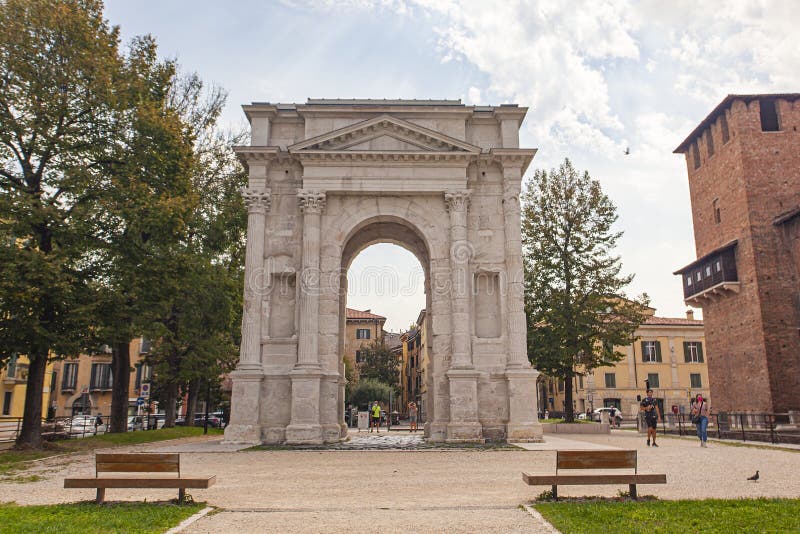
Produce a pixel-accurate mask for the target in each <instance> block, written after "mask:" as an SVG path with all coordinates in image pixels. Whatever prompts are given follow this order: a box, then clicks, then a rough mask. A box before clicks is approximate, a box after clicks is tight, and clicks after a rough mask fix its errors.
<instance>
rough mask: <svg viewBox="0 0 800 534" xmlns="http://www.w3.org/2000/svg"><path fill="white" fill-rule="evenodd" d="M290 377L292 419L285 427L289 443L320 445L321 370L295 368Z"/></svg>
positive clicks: (321, 438) (321, 440)
mask: <svg viewBox="0 0 800 534" xmlns="http://www.w3.org/2000/svg"><path fill="white" fill-rule="evenodd" d="M289 376H290V377H291V379H292V421H291V423H290V424H289V426H287V427H286V443H287V444H289V445H320V444H322V443H323V437H322V425H321V424H320V422H319V415H320V414H319V388H320V381H321V380H322V371H321V370H320V368H319V367H316V368H314V367H308V368H295V369H293V370H292V371H291V372H290V373H289Z"/></svg>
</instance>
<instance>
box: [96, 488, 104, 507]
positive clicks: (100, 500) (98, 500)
mask: <svg viewBox="0 0 800 534" xmlns="http://www.w3.org/2000/svg"><path fill="white" fill-rule="evenodd" d="M105 498H106V489H105V488H97V497H96V498H95V502H96V503H97V504H103V500H104V499H105Z"/></svg>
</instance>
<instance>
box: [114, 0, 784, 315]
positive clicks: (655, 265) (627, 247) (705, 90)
mask: <svg viewBox="0 0 800 534" xmlns="http://www.w3.org/2000/svg"><path fill="white" fill-rule="evenodd" d="M106 16H107V17H108V19H109V21H110V22H111V23H112V24H115V25H119V26H120V27H121V31H122V37H123V40H126V41H127V40H129V39H130V38H131V37H133V36H135V35H141V34H145V33H150V34H152V35H154V36H155V37H156V40H157V42H158V43H159V49H160V53H161V55H162V56H164V57H169V58H177V59H178V61H179V62H180V64H181V66H182V68H183V69H184V70H186V71H194V72H197V73H198V74H200V76H201V77H202V78H203V79H204V80H205V81H206V82H208V83H209V84H216V85H219V86H221V87H223V88H224V89H226V90H227V92H228V105H227V107H226V109H225V112H224V115H223V124H224V125H225V126H226V127H229V128H243V127H245V126H246V125H247V122H246V120H245V118H244V115H243V113H242V111H241V108H240V106H241V105H242V104H246V103H250V102H252V101H268V102H298V103H302V102H305V101H306V99H307V98H423V99H428V98H433V99H441V98H451V99H461V100H462V102H464V103H465V104H468V105H499V104H503V103H516V104H519V105H520V106H525V107H528V108H529V111H528V115H527V118H526V120H525V122H524V123H523V125H522V127H521V130H520V146H522V147H530V148H537V149H538V150H539V151H538V153H537V155H536V157H535V158H534V160H533V163H532V164H531V166H530V168H529V170H528V173H527V174H526V176H525V178H524V180H529V179H530V177H531V176H532V175H533V172H534V171H535V170H536V169H548V170H549V169H552V168H554V167H556V166H558V164H559V163H560V162H561V161H563V159H564V158H566V157H568V158H569V159H570V160H572V162H573V164H574V165H575V167H576V168H578V169H579V170H587V171H588V172H589V174H590V175H591V176H592V177H593V178H595V179H597V180H599V181H600V183H601V185H602V187H603V190H604V191H605V192H606V194H608V196H609V197H610V198H611V199H612V201H613V202H614V203H615V205H616V206H617V212H618V215H619V220H618V222H617V229H618V230H621V231H623V232H624V236H623V237H622V239H621V240H620V241H619V243H618V247H617V252H618V254H619V255H620V257H621V258H622V263H623V270H624V272H626V273H633V274H634V275H635V278H634V281H633V282H632V284H631V285H630V287H629V290H628V293H629V294H630V295H638V294H641V293H643V292H646V293H647V294H648V295H649V296H650V298H651V305H652V306H654V307H655V308H656V309H657V314H658V315H661V316H674V317H677V316H683V314H684V313H685V310H686V307H685V305H684V304H683V298H682V290H681V281H680V278H679V277H676V276H673V275H672V272H673V271H675V270H676V269H678V268H680V267H682V266H684V265H686V264H688V263H690V262H692V261H693V260H694V259H695V258H696V255H695V248H694V238H693V233H692V220H691V206H690V201H689V189H688V183H687V175H686V168H685V162H684V158H683V156H682V155H676V154H673V153H672V151H673V150H674V149H675V147H677V146H678V144H680V142H681V141H682V140H683V139H684V138H685V137H686V136H687V135H688V134H689V133H690V132H691V131H692V129H693V128H694V127H695V126H696V125H697V124H698V123H699V122H700V121H701V120H702V119H703V118H704V117H705V116H706V115H707V114H708V113H709V112H710V111H711V110H712V109H713V108H714V107H715V106H716V105H717V104H718V103H719V102H720V101H721V100H722V99H723V98H724V97H725V95H727V94H748V93H768V92H797V91H798V90H799V89H800V54H798V53H797V50H798V48H800V40H799V39H798V37H797V36H796V35H797V34H796V29H797V27H799V26H800V10H798V9H796V3H795V2H791V1H782V0H777V1H765V0H762V1H758V0H748V1H738V0H735V1H728V2H724V1H714V2H697V1H696V0H692V1H684V0H672V1H671V2H668V3H664V2H663V1H642V2H632V1H625V0H614V1H603V0H586V1H580V0H570V1H563V2H559V1H555V0H549V1H542V2H539V1H535V0H528V1H524V2H523V1H514V0H503V1H497V2H491V1H488V0H336V1H333V0H319V1H314V0H275V1H255V0H252V1H248V0H239V1H237V2H219V1H212V0H191V1H188V0H172V1H169V2H164V1H163V0H137V1H133V0H110V1H107V2H106ZM627 149H630V150H629V151H630V154H627V155H626V154H625V152H626V151H627ZM419 273H421V267H420V265H419V262H418V261H416V259H415V258H414V256H413V255H411V254H410V253H408V252H407V251H405V250H403V249H400V248H399V247H396V246H394V245H388V244H386V245H374V246H372V247H370V248H368V249H366V250H365V251H363V252H362V253H361V254H360V255H359V256H358V257H357V258H356V259H355V261H354V262H353V264H352V267H351V270H350V272H349V273H348V279H349V289H348V293H349V295H348V306H350V307H354V308H357V309H367V308H369V309H371V310H372V312H373V313H379V314H381V315H384V316H386V317H388V321H387V325H386V327H387V329H391V330H395V331H397V330H399V329H405V328H407V327H408V325H409V324H410V323H411V322H413V321H414V320H415V319H416V317H417V314H418V313H419V310H420V309H421V308H422V307H424V305H425V304H424V295H423V294H422V287H423V286H422V280H421V278H420V276H419ZM389 294H391V295H395V296H394V297H393V298H391V299H387V295H389Z"/></svg>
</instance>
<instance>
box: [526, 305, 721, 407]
mask: <svg viewBox="0 0 800 534" xmlns="http://www.w3.org/2000/svg"><path fill="white" fill-rule="evenodd" d="M635 336H636V341H635V342H634V343H632V344H631V345H628V346H627V347H617V349H616V350H617V351H618V352H621V353H623V354H625V357H624V358H623V359H622V360H621V361H619V362H617V363H616V364H615V365H613V366H607V367H598V368H596V369H594V370H593V371H592V372H590V373H588V374H587V375H586V376H578V377H576V378H575V381H574V384H573V392H574V393H573V399H574V400H573V408H574V409H575V412H576V413H581V412H587V411H594V410H595V409H597V408H602V407H610V406H615V407H616V408H617V409H619V410H620V411H621V412H622V414H623V417H625V418H626V419H627V418H633V417H635V416H636V414H638V412H639V396H641V397H644V395H645V391H646V390H647V385H648V384H649V385H650V387H651V388H652V389H653V396H654V397H655V398H656V400H657V401H658V403H659V407H660V408H661V409H662V413H664V412H663V410H666V411H667V412H671V411H673V407H674V409H677V410H678V412H679V413H688V410H689V403H690V399H691V398H692V397H694V396H696V395H697V394H698V393H699V394H702V395H703V397H704V398H709V405H710V406H711V407H712V409H714V410H715V411H716V407H715V405H714V399H713V398H710V397H709V394H710V389H709V377H708V366H707V364H706V361H707V358H708V355H707V351H706V347H705V338H704V336H703V321H699V320H697V319H694V314H693V313H692V312H691V311H689V312H687V317H686V318H675V317H658V316H656V315H655V310H653V309H652V308H650V309H648V317H647V320H646V321H645V322H644V324H642V325H641V326H639V328H638V329H637V330H636V333H635ZM540 387H541V388H542V391H541V392H540V394H542V395H543V396H544V397H545V398H544V400H545V401H546V404H545V403H543V406H547V408H548V410H549V411H550V412H554V413H555V414H561V413H563V412H564V410H565V406H564V383H563V381H561V380H560V379H554V378H547V379H546V380H544V381H543V382H542V383H541V384H540Z"/></svg>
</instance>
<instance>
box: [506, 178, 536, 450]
mask: <svg viewBox="0 0 800 534" xmlns="http://www.w3.org/2000/svg"><path fill="white" fill-rule="evenodd" d="M521 181H522V170H521V168H520V167H519V166H517V165H513V164H510V165H503V220H504V221H505V225H504V230H505V231H504V234H505V260H506V287H505V290H506V316H507V321H506V325H507V327H506V332H507V334H508V359H507V360H506V380H507V383H508V423H507V424H506V438H507V439H508V440H509V441H539V440H541V437H542V425H541V424H539V421H538V418H537V412H538V407H537V405H538V402H539V398H538V395H537V394H536V378H537V377H538V376H539V373H538V371H536V370H535V369H533V368H532V367H531V364H530V362H529V361H528V347H527V343H528V340H527V337H528V336H527V319H526V317H525V300H524V299H525V273H524V271H523V267H522V230H521V227H520V224H521V220H520V205H519V195H520V189H521Z"/></svg>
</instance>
